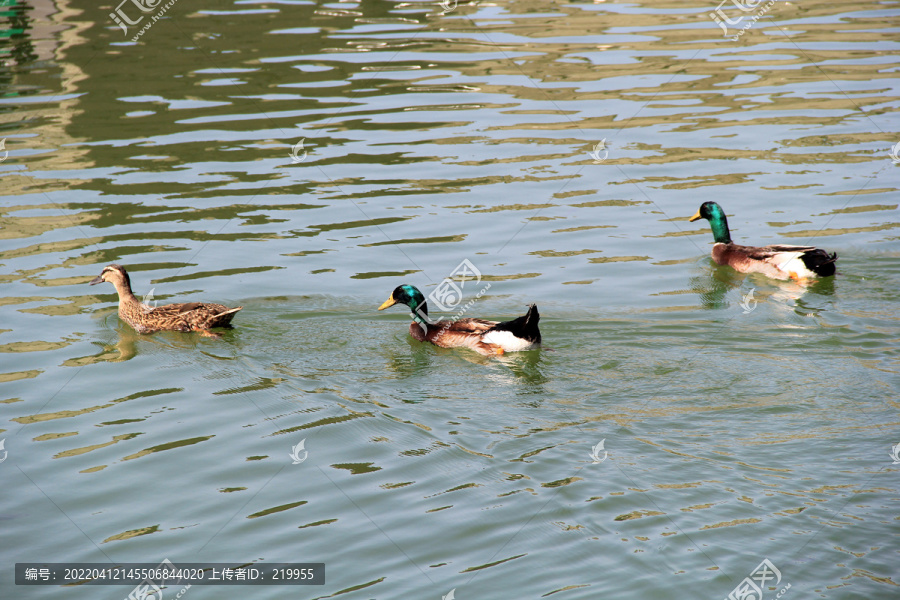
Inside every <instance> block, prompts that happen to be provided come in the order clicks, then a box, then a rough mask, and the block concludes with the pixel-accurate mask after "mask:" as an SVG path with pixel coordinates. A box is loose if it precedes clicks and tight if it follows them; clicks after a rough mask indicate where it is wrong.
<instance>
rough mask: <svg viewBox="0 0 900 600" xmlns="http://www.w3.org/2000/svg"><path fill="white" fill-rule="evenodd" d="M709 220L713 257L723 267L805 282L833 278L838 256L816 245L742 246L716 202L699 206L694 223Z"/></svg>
mask: <svg viewBox="0 0 900 600" xmlns="http://www.w3.org/2000/svg"><path fill="white" fill-rule="evenodd" d="M697 219H706V220H707V221H709V226H710V227H711V228H712V232H713V238H714V239H715V242H716V243H715V244H714V245H713V248H712V257H713V260H714V261H716V262H717V263H718V264H720V265H728V266H729V267H731V268H733V269H735V270H736V271H740V272H741V273H762V274H763V275H767V276H769V277H772V278H774V279H793V280H796V281H802V280H805V279H809V278H813V277H830V276H831V275H834V271H835V267H834V261H836V260H837V253H834V254H831V255H829V254H828V253H827V252H825V251H824V250H822V249H821V248H816V247H815V246H791V245H787V244H773V245H771V246H739V245H738V244H735V243H734V242H732V241H731V233H730V232H729V231H728V219H726V218H725V211H724V210H722V207H721V206H719V205H718V204H716V203H715V202H704V203H703V204H701V205H700V210H698V211H697V214H695V215H694V216H693V217H691V221H696V220H697Z"/></svg>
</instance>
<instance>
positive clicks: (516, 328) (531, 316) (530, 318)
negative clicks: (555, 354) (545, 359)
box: [491, 304, 541, 344]
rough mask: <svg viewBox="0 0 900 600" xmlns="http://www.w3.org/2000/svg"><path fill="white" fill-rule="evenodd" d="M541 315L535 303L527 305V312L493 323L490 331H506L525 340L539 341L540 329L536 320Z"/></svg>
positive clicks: (535, 342)
mask: <svg viewBox="0 0 900 600" xmlns="http://www.w3.org/2000/svg"><path fill="white" fill-rule="evenodd" d="M540 320H541V315H540V313H539V312H538V309H537V305H536V304H530V305H529V306H528V312H527V313H525V315H524V316H521V317H519V318H517V319H513V320H512V321H504V322H503V323H497V324H496V325H494V326H493V327H492V328H491V330H492V331H508V332H510V333H511V334H513V335H514V336H516V337H517V338H519V339H522V340H527V341H529V342H531V343H533V344H540V343H541V330H540V329H538V321H540Z"/></svg>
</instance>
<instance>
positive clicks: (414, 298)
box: [378, 285, 428, 323]
mask: <svg viewBox="0 0 900 600" xmlns="http://www.w3.org/2000/svg"><path fill="white" fill-rule="evenodd" d="M395 304H405V305H407V306H408V307H409V309H410V310H411V311H412V315H413V319H415V321H416V322H418V323H425V318H427V317H428V305H427V304H425V296H423V295H422V292H420V291H419V289H418V288H417V287H416V286H414V285H398V286H397V287H396V288H394V291H393V292H391V297H390V298H388V299H387V300H385V301H384V303H383V304H382V305H381V306H379V307H378V310H384V309H385V308H388V307H390V306H393V305H395Z"/></svg>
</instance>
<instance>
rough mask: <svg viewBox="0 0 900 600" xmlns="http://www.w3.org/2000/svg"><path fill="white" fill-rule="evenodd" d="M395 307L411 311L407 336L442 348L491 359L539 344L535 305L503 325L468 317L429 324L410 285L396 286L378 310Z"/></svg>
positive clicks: (423, 305) (421, 301) (419, 297)
mask: <svg viewBox="0 0 900 600" xmlns="http://www.w3.org/2000/svg"><path fill="white" fill-rule="evenodd" d="M395 304H406V305H407V306H409V308H410V310H411V311H412V316H413V321H414V322H413V323H410V325H409V335H411V336H412V337H413V338H414V339H417V340H419V341H420V342H431V343H432V344H434V345H435V346H440V347H441V348H459V347H466V348H471V349H472V350H474V351H475V352H478V353H479V354H483V355H485V356H491V355H495V354H503V353H505V352H518V351H520V350H530V349H532V348H537V347H538V346H540V343H541V331H540V330H539V329H538V321H540V319H541V315H540V314H539V313H538V309H537V306H535V305H534V304H531V305H529V307H528V312H527V313H526V314H525V315H524V316H521V317H519V318H517V319H513V320H512V321H504V322H502V323H500V322H497V321H486V320H484V319H473V318H468V317H467V318H465V319H456V320H453V319H440V320H438V321H432V320H431V319H429V318H428V305H427V304H426V303H425V297H424V296H423V295H422V292H420V291H419V290H418V288H416V287H415V286H413V285H401V286H398V287H397V288H396V289H394V291H393V292H391V297H390V298H388V299H387V300H385V301H384V304H382V305H381V306H379V307H378V310H384V309H385V308H388V307H389V306H393V305H395Z"/></svg>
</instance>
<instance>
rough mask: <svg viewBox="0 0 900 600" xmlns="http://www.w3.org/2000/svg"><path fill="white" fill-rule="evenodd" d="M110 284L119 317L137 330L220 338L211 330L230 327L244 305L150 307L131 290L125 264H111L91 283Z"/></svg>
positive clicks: (210, 304)
mask: <svg viewBox="0 0 900 600" xmlns="http://www.w3.org/2000/svg"><path fill="white" fill-rule="evenodd" d="M103 282H107V283H111V284H113V285H114V286H115V287H116V292H117V293H118V294H119V318H120V319H122V320H123V321H125V322H126V323H128V324H129V325H131V327H133V328H134V330H135V331H137V332H138V333H155V332H157V331H199V332H200V333H201V334H202V335H204V336H206V337H221V336H220V335H218V334H216V333H213V332H211V331H210V329H212V328H213V327H231V320H232V319H233V318H234V315H235V314H236V313H237V312H238V311H239V310H241V309H242V308H244V307H243V306H238V307H237V308H228V307H227V306H223V305H222V304H213V303H211V302H183V303H180V304H165V305H163V306H153V307H151V306H148V305H146V304H143V303H142V302H140V301H139V300H138V299H137V298H135V296H134V292H132V291H131V278H130V277H128V272H127V271H125V268H124V267H123V266H122V265H117V264H111V265H107V266H105V267H103V271H102V272H101V273H100V275H98V276H97V277H94V278H93V279H92V280H91V281H90V284H91V285H97V284H98V283H103Z"/></svg>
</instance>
